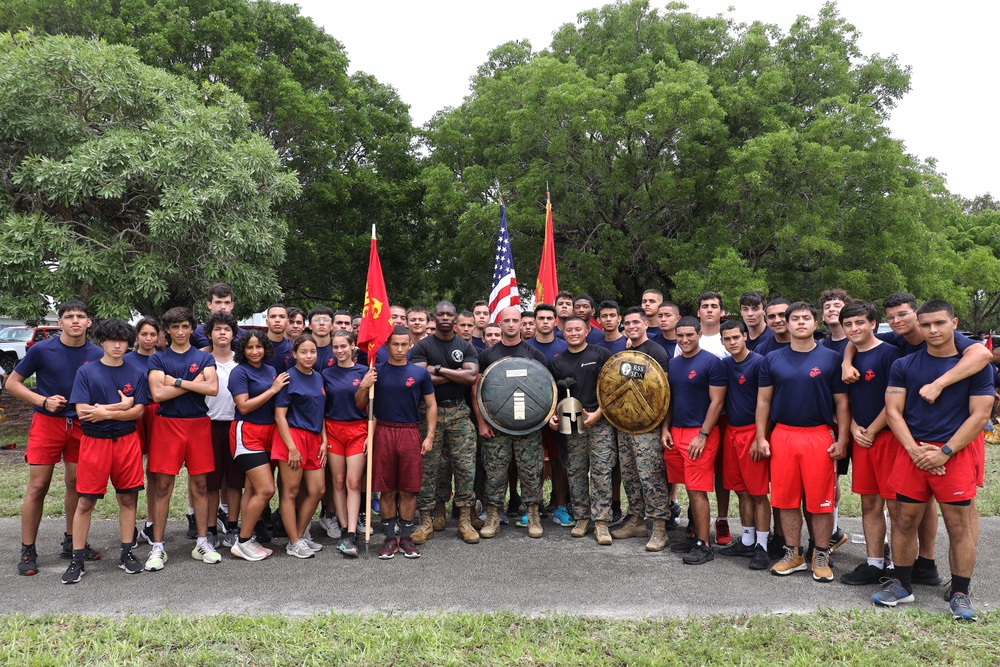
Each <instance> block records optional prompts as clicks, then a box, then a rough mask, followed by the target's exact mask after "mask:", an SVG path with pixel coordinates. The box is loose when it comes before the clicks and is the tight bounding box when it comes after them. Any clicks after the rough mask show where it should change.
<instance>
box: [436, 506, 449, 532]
mask: <svg viewBox="0 0 1000 667" xmlns="http://www.w3.org/2000/svg"><path fill="white" fill-rule="evenodd" d="M433 517H434V521H433V525H434V531H435V532H441V531H442V530H444V526H445V523H447V521H448V517H447V513H446V510H445V507H444V503H443V502H441V501H440V500H439V501H437V502H436V503H434V514H433Z"/></svg>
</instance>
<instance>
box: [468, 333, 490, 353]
mask: <svg viewBox="0 0 1000 667" xmlns="http://www.w3.org/2000/svg"><path fill="white" fill-rule="evenodd" d="M471 342H472V345H473V347H475V348H476V349H478V350H485V349H486V341H485V340H483V339H482V338H480V337H479V336H475V335H474V336H473V337H472V341H471Z"/></svg>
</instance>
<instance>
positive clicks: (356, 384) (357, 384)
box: [351, 378, 361, 387]
mask: <svg viewBox="0 0 1000 667" xmlns="http://www.w3.org/2000/svg"><path fill="white" fill-rule="evenodd" d="M351 384H353V385H354V386H355V387H360V386H361V380H359V379H358V378H354V382H352V383H351Z"/></svg>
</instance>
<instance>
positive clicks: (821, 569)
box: [812, 549, 833, 581]
mask: <svg viewBox="0 0 1000 667" xmlns="http://www.w3.org/2000/svg"><path fill="white" fill-rule="evenodd" d="M812 571H813V579H814V580H815V581H833V568H832V567H830V552H829V551H823V550H822V549H816V551H815V552H813V558H812Z"/></svg>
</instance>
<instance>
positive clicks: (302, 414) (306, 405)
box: [274, 366, 326, 433]
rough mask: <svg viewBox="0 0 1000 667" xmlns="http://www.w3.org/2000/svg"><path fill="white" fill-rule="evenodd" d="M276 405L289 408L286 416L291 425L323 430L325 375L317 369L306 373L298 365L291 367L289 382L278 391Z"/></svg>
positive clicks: (317, 431)
mask: <svg viewBox="0 0 1000 667" xmlns="http://www.w3.org/2000/svg"><path fill="white" fill-rule="evenodd" d="M274 407H276V408H288V412H287V413H286V414H285V418H286V419H287V420H288V425H289V426H290V427H292V428H299V429H302V430H303V431H312V432H313V433H320V432H322V431H323V411H324V409H325V408H326V389H325V388H324V387H323V375H322V374H321V373H319V372H318V371H316V370H313V372H312V373H310V374H309V375H306V374H305V373H303V372H302V371H300V370H299V369H298V367H297V366H296V367H292V368H289V369H288V384H287V385H285V386H284V387H282V389H281V391H279V392H278V395H277V396H276V397H275V399H274Z"/></svg>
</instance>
